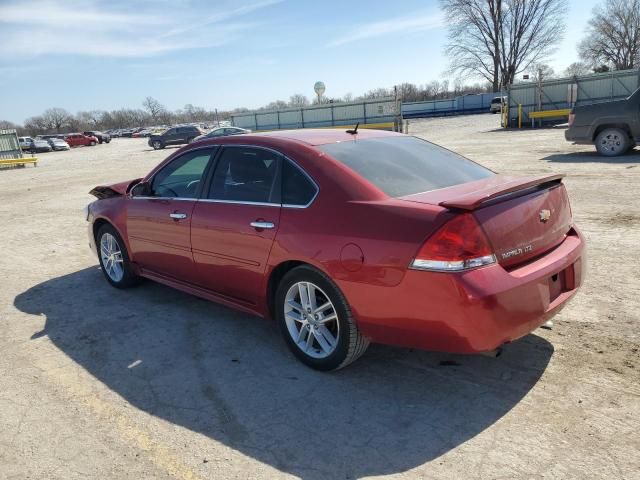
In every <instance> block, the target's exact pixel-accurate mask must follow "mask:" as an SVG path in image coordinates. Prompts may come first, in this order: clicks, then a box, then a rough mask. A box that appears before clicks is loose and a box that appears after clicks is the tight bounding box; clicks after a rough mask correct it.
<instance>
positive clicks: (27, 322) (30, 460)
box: [0, 115, 640, 480]
mask: <svg viewBox="0 0 640 480" xmlns="http://www.w3.org/2000/svg"><path fill="white" fill-rule="evenodd" d="M498 121H499V120H498V116H497V115H496V116H493V115H479V116H467V117H456V118H445V119H432V120H414V121H411V124H410V131H411V132H412V133H414V134H417V135H420V136H423V137H425V138H428V139H430V140H433V141H435V142H437V143H440V144H442V145H444V146H446V147H449V148H451V149H453V150H456V151H458V152H461V153H462V154H464V155H467V156H468V157H470V158H472V159H474V160H476V161H479V162H480V163H483V164H484V165H486V166H488V167H490V168H492V169H494V170H496V171H499V172H504V173H506V172H509V173H523V174H525V173H546V172H549V173H552V172H566V173H567V174H568V178H567V179H566V184H567V187H568V190H569V194H570V196H571V199H572V206H573V212H574V216H575V218H576V222H577V224H578V225H579V227H580V228H581V229H582V231H583V232H584V233H585V235H586V237H587V240H588V257H589V258H588V262H589V265H588V267H589V268H588V273H587V280H586V284H585V285H584V287H583V288H582V290H581V292H580V293H579V294H578V295H577V297H576V298H575V299H574V300H573V302H572V303H571V304H570V305H569V306H568V307H567V308H565V309H564V311H563V312H562V313H561V314H560V315H559V316H558V317H556V319H555V326H554V328H553V330H551V331H548V330H539V331H536V332H535V334H533V335H529V336H528V337H526V338H524V339H522V340H520V341H518V342H516V343H514V344H511V345H508V346H507V347H506V349H505V352H504V354H503V355H502V356H501V357H499V358H497V359H493V358H487V357H471V356H457V355H444V354H435V353H429V352H421V351H411V350H405V349H398V348H390V347H384V346H372V347H371V348H370V349H369V351H368V352H367V353H366V354H365V356H364V357H363V358H361V359H360V360H359V361H358V362H356V363H355V364H354V365H352V366H351V367H349V368H347V369H345V370H343V371H340V372H338V373H334V374H322V373H317V372H314V371H311V370H309V369H307V368H306V367H304V366H302V365H301V364H300V363H298V362H296V361H295V360H294V358H293V357H292V356H291V355H290V354H289V353H288V352H287V350H286V348H285V346H284V344H283V342H281V340H280V338H279V337H278V334H277V331H276V329H275V328H274V326H273V324H272V323H271V322H267V321H262V320H259V319H255V318H252V317H250V316H248V315H245V314H242V313H238V312H235V311H232V310H229V309H227V308H224V307H221V306H218V305H215V304H212V303H208V302H205V301H203V300H199V299H197V298H194V297H191V296H188V295H186V294H182V293H180V292H176V291H173V290H171V289H169V288H166V287H163V286H160V285H156V284H153V283H150V282H148V283H146V284H144V285H142V286H140V287H138V288H136V289H133V290H128V291H118V290H115V289H113V288H111V287H109V286H108V285H107V283H106V281H104V280H103V278H102V274H101V273H100V271H99V270H98V267H97V259H96V258H94V257H93V255H92V254H91V252H90V251H89V249H88V248H87V240H86V225H85V222H84V220H83V218H82V208H83V207H84V206H85V205H86V204H87V203H88V202H89V201H90V200H91V197H90V196H89V195H88V194H87V192H88V191H89V189H90V188H91V187H93V186H95V185H97V184H100V183H104V182H107V183H112V182H115V181H119V180H126V179H129V178H134V177H137V176H142V175H143V174H145V173H146V172H147V171H148V170H150V169H151V168H152V167H153V166H154V165H155V164H157V163H158V162H159V161H160V160H161V159H162V158H164V157H165V156H166V155H168V154H169V153H170V152H171V149H167V150H164V151H158V152H154V151H152V150H150V149H149V147H148V146H147V145H146V141H145V140H137V139H115V140H114V141H113V142H112V143H111V144H108V145H98V146H96V147H84V148H78V149H74V150H72V151H70V152H55V153H50V154H42V155H41V162H40V164H39V166H38V167H37V168H31V167H27V168H23V169H11V170H3V171H0V214H1V218H2V228H1V230H0V231H1V233H2V244H3V249H2V250H3V253H2V255H0V351H1V352H2V354H1V355H0V478H2V479H8V478H16V479H18V478H19V479H24V478H34V479H36V478H37V479H40V478H47V479H65V480H68V479H76V478H78V479H80V478H82V479H84V478H88V477H91V478H109V479H130V478H179V479H200V478H224V479H229V478H242V479H245V478H256V479H257V478H287V477H300V478H305V479H315V478H318V479H348V478H362V477H376V476H377V477H384V476H390V477H397V478H408V479H413V478H421V479H422V478H429V479H440V478H442V479H451V478H466V479H475V478H478V479H480V478H483V479H484V478H509V479H513V478H527V479H532V478H553V479H558V478H563V479H568V478H575V479H585V478H629V479H630V478H640V473H639V472H640V435H638V431H639V427H640V362H639V361H638V360H639V358H640V352H639V348H640V341H639V337H638V327H639V325H640V313H639V312H640V273H639V272H640V270H639V268H638V266H639V261H638V259H639V258H640V213H638V212H639V211H640V199H639V198H638V197H639V193H640V150H638V151H636V152H635V153H633V154H630V155H627V156H625V157H622V158H620V159H617V160H609V161H605V160H604V159H603V158H602V157H598V156H596V155H595V154H594V153H593V148H591V147H588V146H587V147H578V146H571V145H568V144H567V143H566V142H565V141H564V137H563V131H562V129H545V130H536V131H527V130H523V131H504V130H501V129H499V128H498ZM442 362H443V363H442Z"/></svg>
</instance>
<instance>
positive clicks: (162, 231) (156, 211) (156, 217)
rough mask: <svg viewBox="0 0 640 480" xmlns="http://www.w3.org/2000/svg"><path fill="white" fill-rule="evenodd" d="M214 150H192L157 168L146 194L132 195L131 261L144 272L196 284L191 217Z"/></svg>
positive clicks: (129, 225) (129, 221)
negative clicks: (148, 191)
mask: <svg viewBox="0 0 640 480" xmlns="http://www.w3.org/2000/svg"><path fill="white" fill-rule="evenodd" d="M214 151H215V148H214V147H209V148H201V149H196V150H190V151H189V152H186V153H184V154H182V155H180V156H179V157H176V158H175V159H173V160H172V161H171V162H170V163H168V164H167V165H165V166H164V167H163V168H162V169H160V170H159V171H158V172H157V173H156V174H155V175H154V176H153V178H152V179H151V180H150V189H149V190H150V193H149V195H148V196H140V197H138V196H134V197H131V198H130V200H129V201H128V205H127V235H128V238H129V246H130V249H131V253H132V257H133V261H134V262H135V263H136V264H138V265H140V266H141V267H142V268H143V269H144V270H148V271H151V272H154V273H157V274H160V275H163V276H166V277H171V278H173V279H177V280H181V281H184V282H189V283H197V275H196V272H195V268H194V263H193V256H192V254H191V240H190V228H191V221H192V218H191V215H192V213H193V208H194V205H195V204H196V199H197V198H198V196H199V195H200V190H201V188H202V179H203V178H204V174H205V171H206V169H207V167H208V165H209V162H210V159H211V155H212V153H213V152H214Z"/></svg>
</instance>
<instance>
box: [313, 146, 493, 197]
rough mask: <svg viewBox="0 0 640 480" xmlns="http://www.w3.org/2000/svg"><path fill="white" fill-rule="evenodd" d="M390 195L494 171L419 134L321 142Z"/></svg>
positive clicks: (437, 186)
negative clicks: (325, 143) (414, 135)
mask: <svg viewBox="0 0 640 480" xmlns="http://www.w3.org/2000/svg"><path fill="white" fill-rule="evenodd" d="M318 148H319V149H320V150H322V151H323V152H326V153H327V154H329V155H331V156H332V157H333V158H335V159H336V160H338V161H340V162H342V163H344V164H345V165H346V166H348V167H349V168H351V169H352V170H354V171H355V172H356V173H358V174H359V175H360V176H362V177H364V178H365V179H367V180H368V181H369V182H371V183H373V184H374V185H375V186H376V187H378V188H379V189H380V190H382V191H383V192H384V193H386V194H387V195H389V196H391V197H403V196H405V195H413V194H414V193H420V192H427V191H430V190H436V189H438V188H445V187H450V186H452V185H458V184H461V183H467V182H471V181H473V180H480V179H482V178H486V177H489V176H491V175H493V172H491V170H488V169H486V168H484V167H482V166H480V165H478V164H477V163H474V162H472V161H471V160H468V159H466V158H464V157H462V156H461V155H458V154H457V153H453V152H451V151H449V150H447V149H445V148H442V147H439V146H438V145H434V144H433V143H429V142H427V141H425V140H421V139H419V138H416V137H408V136H407V137H405V136H401V137H400V136H399V137H396V136H393V137H382V138H371V139H367V140H356V141H353V142H341V143H331V144H327V145H319V146H318Z"/></svg>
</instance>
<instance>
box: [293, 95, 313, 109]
mask: <svg viewBox="0 0 640 480" xmlns="http://www.w3.org/2000/svg"><path fill="white" fill-rule="evenodd" d="M307 105H309V99H308V98H307V97H306V96H305V95H303V94H301V93H295V94H293V95H291V96H290V97H289V106H290V107H306V106H307Z"/></svg>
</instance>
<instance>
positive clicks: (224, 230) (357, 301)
mask: <svg viewBox="0 0 640 480" xmlns="http://www.w3.org/2000/svg"><path fill="white" fill-rule="evenodd" d="M356 138H357V141H355V140H356ZM562 177H563V176H562V175H530V176H525V177H517V176H511V175H499V174H494V173H493V172H492V171H490V170H488V169H486V168H484V167H482V166H480V165H478V164H476V163H474V162H472V161H470V160H468V159H466V158H464V157H461V156H459V155H457V154H455V153H453V152H451V151H449V150H446V149H443V148H441V147H439V146H437V145H434V144H432V143H429V142H426V141H424V140H422V139H418V138H415V137H411V136H408V135H402V134H399V133H393V132H384V131H375V130H365V131H361V132H359V133H355V134H350V133H348V132H345V131H342V130H340V131H338V130H320V129H319V130H306V129H304V130H295V131H277V132H270V133H263V134H249V135H242V136H237V135H231V136H225V137H218V138H213V139H208V140H204V141H202V142H198V143H194V144H192V145H189V146H187V147H185V148H182V149H180V150H177V151H175V152H174V153H173V154H172V155H170V156H169V157H168V158H167V159H166V160H165V161H163V162H162V163H161V164H160V165H158V166H157V167H156V168H154V169H153V170H152V171H151V172H150V173H149V174H147V175H146V176H145V177H144V178H138V179H135V180H129V181H127V182H123V183H116V184H113V185H107V186H98V187H95V188H94V189H93V190H92V191H91V193H92V194H93V195H94V196H96V197H97V198H98V200H96V201H94V202H93V203H91V204H90V205H89V206H88V207H87V211H86V219H87V221H88V227H89V229H88V230H89V241H90V245H91V247H92V248H93V250H94V251H97V252H99V253H98V260H99V262H100V265H101V268H102V271H103V273H104V275H105V278H106V280H107V282H109V283H110V284H111V285H112V286H114V287H117V288H126V287H129V286H132V285H134V284H135V283H136V282H137V281H138V280H139V279H140V277H146V278H149V279H152V280H155V281H158V282H161V283H164V284H166V285H170V286H173V287H175V288H177V289H180V290H183V291H185V292H189V293H192V294H194V295H197V296H201V297H203V298H206V299H209V300H214V301H216V302H219V303H222V304H224V305H228V306H233V307H236V308H238V309H240V310H242V311H245V312H250V313H253V314H257V315H259V316H262V317H269V318H274V319H275V320H276V322H277V325H278V326H279V328H280V330H281V332H282V335H283V336H284V339H285V341H286V343H287V345H288V347H289V348H290V349H291V351H292V352H293V353H294V354H295V355H296V356H297V357H298V358H299V359H300V360H301V361H302V362H304V363H305V364H307V365H309V366H310V367H313V368H316V369H320V370H332V369H337V368H341V367H344V366H345V365H347V364H349V363H350V362H352V361H354V360H355V359H357V358H358V357H359V356H360V355H361V354H362V353H363V352H364V351H365V350H366V348H367V345H368V344H369V343H370V342H379V343H386V344H393V345H401V346H405V347H416V348H424V349H432V350H441V351H448V352H459V353H477V352H488V351H495V349H498V348H500V347H501V345H503V344H504V343H506V342H511V341H513V340H516V339H518V338H520V337H522V336H524V335H526V334H528V333H529V332H531V331H533V330H534V329H536V328H537V327H539V326H540V325H541V324H542V323H544V322H545V321H546V320H548V319H549V318H550V317H552V316H553V315H555V314H556V313H557V312H559V311H560V309H562V308H563V307H564V306H565V305H566V303H567V301H568V300H569V299H570V298H572V297H573V295H574V294H575V293H576V291H577V289H578V287H579V286H580V285H581V283H582V281H583V272H584V268H585V265H584V257H583V252H584V248H585V246H584V240H583V237H582V235H581V234H580V232H579V231H578V229H577V228H576V226H575V224H574V222H573V219H572V216H571V209H570V206H569V200H568V197H567V192H566V189H565V187H564V185H563V183H562ZM159 199H161V200H162V201H158V200H159Z"/></svg>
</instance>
